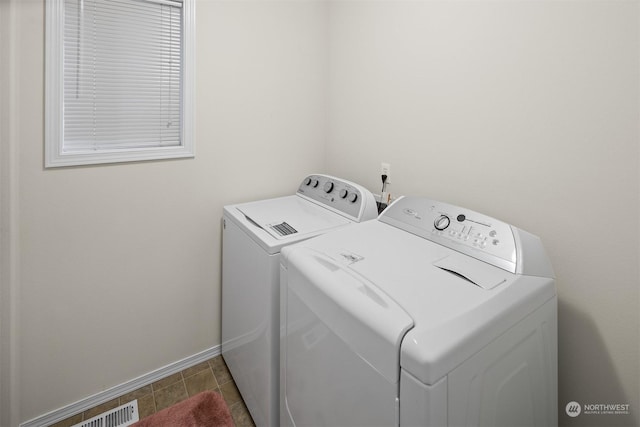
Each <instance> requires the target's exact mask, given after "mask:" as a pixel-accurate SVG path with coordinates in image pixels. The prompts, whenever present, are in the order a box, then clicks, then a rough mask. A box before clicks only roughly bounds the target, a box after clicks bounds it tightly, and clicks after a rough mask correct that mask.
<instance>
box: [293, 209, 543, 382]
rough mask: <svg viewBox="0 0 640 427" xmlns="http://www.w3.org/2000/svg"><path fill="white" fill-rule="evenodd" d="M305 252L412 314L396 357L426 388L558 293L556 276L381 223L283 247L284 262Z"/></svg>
mask: <svg viewBox="0 0 640 427" xmlns="http://www.w3.org/2000/svg"><path fill="white" fill-rule="evenodd" d="M302 248H307V249H308V250H313V251H317V252H320V253H322V254H323V255H324V256H325V257H328V258H330V259H332V260H334V262H336V263H338V264H343V268H346V269H348V270H351V271H352V272H353V273H354V274H355V276H357V277H360V278H362V279H363V280H365V281H367V282H369V283H370V284H371V286H372V287H375V288H377V289H378V290H379V291H380V292H382V293H384V294H386V295H388V296H389V298H390V299H392V300H393V301H394V302H395V304H397V305H398V306H399V307H401V308H402V310H404V311H405V312H406V313H407V314H408V315H409V317H410V318H411V319H412V321H413V327H412V328H411V329H410V330H409V331H408V332H407V333H406V335H404V337H403V339H402V341H401V344H400V345H399V347H398V348H396V350H395V351H396V352H398V353H399V354H400V365H401V366H402V368H403V369H404V370H406V371H407V372H410V373H411V374H412V375H413V376H415V377H416V378H418V379H419V380H421V381H422V382H424V383H425V384H435V383H436V382H437V381H438V380H439V379H441V378H442V377H443V376H445V375H446V374H447V373H448V372H450V371H451V370H452V369H453V368H455V367H456V366H458V365H459V364H460V363H462V362H463V361H464V360H466V359H467V358H469V357H470V356H471V355H473V354H475V353H476V352H477V351H479V350H480V349H481V348H483V347H484V346H485V345H487V343H489V342H490V341H491V340H493V339H495V338H496V337H497V336H499V335H500V334H502V333H503V332H505V331H506V330H507V329H508V328H510V327H511V326H513V325H514V324H515V323H517V322H518V321H519V320H520V319H522V318H524V317H525V316H526V315H527V314H529V313H531V312H532V311H533V310H535V309H536V308H537V307H539V306H541V305H542V304H544V302H546V301H548V300H549V299H551V298H553V297H554V295H555V287H554V283H553V279H551V278H548V277H532V276H524V275H520V274H513V273H510V272H508V271H505V270H504V269H501V268H499V267H496V266H493V265H490V264H488V263H486V262H483V261H479V260H477V259H474V258H472V257H469V256H467V255H464V254H461V253H459V252H457V251H455V250H453V249H451V248H447V247H444V246H442V245H440V244H437V243H435V242H432V241H430V240H427V239H424V238H421V237H419V236H416V235H415V234H413V233H408V232H406V231H404V230H400V229H398V228H396V227H393V226H390V225H387V224H384V223H382V222H381V221H368V222H364V223H360V224H355V225H353V226H351V227H348V228H345V229H343V230H342V231H341V232H340V233H330V234H325V235H323V236H319V237H317V238H314V239H312V240H308V241H305V242H302V243H300V244H297V245H294V246H290V247H288V248H285V249H283V251H282V254H283V259H282V262H283V264H284V265H285V266H286V265H287V263H288V262H289V261H290V260H291V261H292V262H296V261H297V260H296V261H294V258H295V257H294V256H293V252H294V251H295V252H298V251H302ZM443 266H445V267H446V268H442V267H443ZM468 276H471V278H470V277H468ZM353 304H358V302H357V301H356V302H353Z"/></svg>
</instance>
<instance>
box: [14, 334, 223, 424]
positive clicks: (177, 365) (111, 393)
mask: <svg viewBox="0 0 640 427" xmlns="http://www.w3.org/2000/svg"><path fill="white" fill-rule="evenodd" d="M219 354H220V345H216V346H213V347H211V348H208V349H206V350H203V351H201V352H199V353H196V354H193V355H191V356H188V357H185V358H184V359H182V360H178V361H176V362H172V363H169V364H168V365H166V366H163V367H162V368H159V369H156V370H154V371H151V372H148V373H146V374H144V375H141V376H139V377H137V378H134V379H132V380H130V381H127V382H124V383H122V384H119V385H116V386H114V387H111V388H109V389H107V390H104V391H101V392H99V393H96V394H94V395H92V396H89V397H86V398H84V399H81V400H79V401H77V402H75V403H72V404H70V405H67V406H64V407H62V408H59V409H56V410H54V411H51V412H49V413H47V414H44V415H41V416H39V417H36V418H33V419H32V420H29V421H26V422H24V423H21V424H20V427H40V426H46V425H51V424H54V423H57V422H58V421H62V420H64V419H67V418H69V417H72V416H74V415H76V414H78V413H80V412H83V411H86V410H87V409H91V408H93V407H94V406H98V405H100V404H103V403H105V402H108V401H109V400H112V399H115V398H116V397H118V396H121V395H123V394H126V393H129V392H132V391H134V390H137V389H139V388H140V387H144V386H146V385H149V384H151V383H153V382H155V381H158V380H160V379H162V378H165V377H168V376H169V375H172V374H175V373H177V372H180V371H183V370H185V369H187V368H189V367H191V366H195V365H197V364H198V363H202V362H204V361H206V360H209V359H211V358H214V357H216V356H218V355H219Z"/></svg>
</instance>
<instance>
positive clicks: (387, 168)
mask: <svg viewBox="0 0 640 427" xmlns="http://www.w3.org/2000/svg"><path fill="white" fill-rule="evenodd" d="M380 175H387V182H389V181H390V179H389V178H390V177H391V164H390V163H384V162H382V164H381V165H380Z"/></svg>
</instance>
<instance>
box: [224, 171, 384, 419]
mask: <svg viewBox="0 0 640 427" xmlns="http://www.w3.org/2000/svg"><path fill="white" fill-rule="evenodd" d="M376 216H377V207H376V203H375V200H374V197H373V195H372V194H371V192H369V191H368V190H366V189H365V188H363V187H361V186H359V185H357V184H354V183H352V182H349V181H345V180H343V179H339V178H335V177H331V176H327V175H318V174H316V175H310V176H308V177H306V178H305V179H304V180H303V182H302V183H301V184H300V186H299V188H298V190H297V192H296V194H294V195H291V196H286V197H280V198H276V199H269V200H262V201H256V202H250V203H244V204H237V205H231V206H225V208H224V215H223V240H222V242H223V243H222V355H223V357H224V360H225V362H226V363H227V365H228V367H229V370H230V371H231V375H232V376H233V378H234V380H235V382H236V385H237V386H238V389H239V390H240V393H241V394H242V397H243V399H244V401H245V403H246V405H247V407H248V409H249V412H250V413H251V416H252V417H253V420H254V421H255V423H256V424H257V425H258V426H274V427H275V426H278V425H279V410H278V409H279V391H278V390H279V388H278V378H279V375H278V369H279V363H278V360H279V345H278V340H279V316H280V311H279V304H280V292H279V283H280V282H279V264H280V261H279V259H280V249H281V248H282V247H284V246H286V245H290V244H292V243H295V242H300V241H302V240H305V239H309V238H311V237H314V236H317V235H319V234H323V233H327V232H329V231H334V230H338V229H342V228H344V227H347V226H350V225H352V224H355V223H358V222H360V221H365V220H369V219H374V218H375V217H376Z"/></svg>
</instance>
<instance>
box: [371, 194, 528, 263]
mask: <svg viewBox="0 0 640 427" xmlns="http://www.w3.org/2000/svg"><path fill="white" fill-rule="evenodd" d="M379 220H380V221H382V222H385V223H388V224H390V225H393V226H395V227H398V228H401V229H403V230H405V231H408V232H410V233H413V234H416V235H418V236H420V237H423V238H425V239H428V240H431V241H433V242H436V243H439V244H441V245H443V246H447V247H450V248H451V249H454V250H457V251H459V252H462V253H465V254H467V255H469V256H472V257H474V258H477V259H480V260H482V261H485V262H488V263H490V264H492V265H495V266H496V267H500V268H502V269H504V270H507V271H510V272H512V273H515V272H516V264H517V252H516V238H515V236H514V228H512V227H511V226H510V225H509V224H507V223H504V222H502V221H499V220H497V219H495V218H491V217H489V216H486V215H483V214H480V213H478V212H474V211H471V210H469V209H464V208H460V207H458V206H454V205H450V204H447V203H443V202H438V201H435V200H430V199H426V198H417V197H403V198H401V199H398V200H397V201H396V202H395V203H393V204H392V205H391V206H390V207H388V208H387V209H386V210H385V211H384V212H383V213H382V215H381V216H380V218H379Z"/></svg>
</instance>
